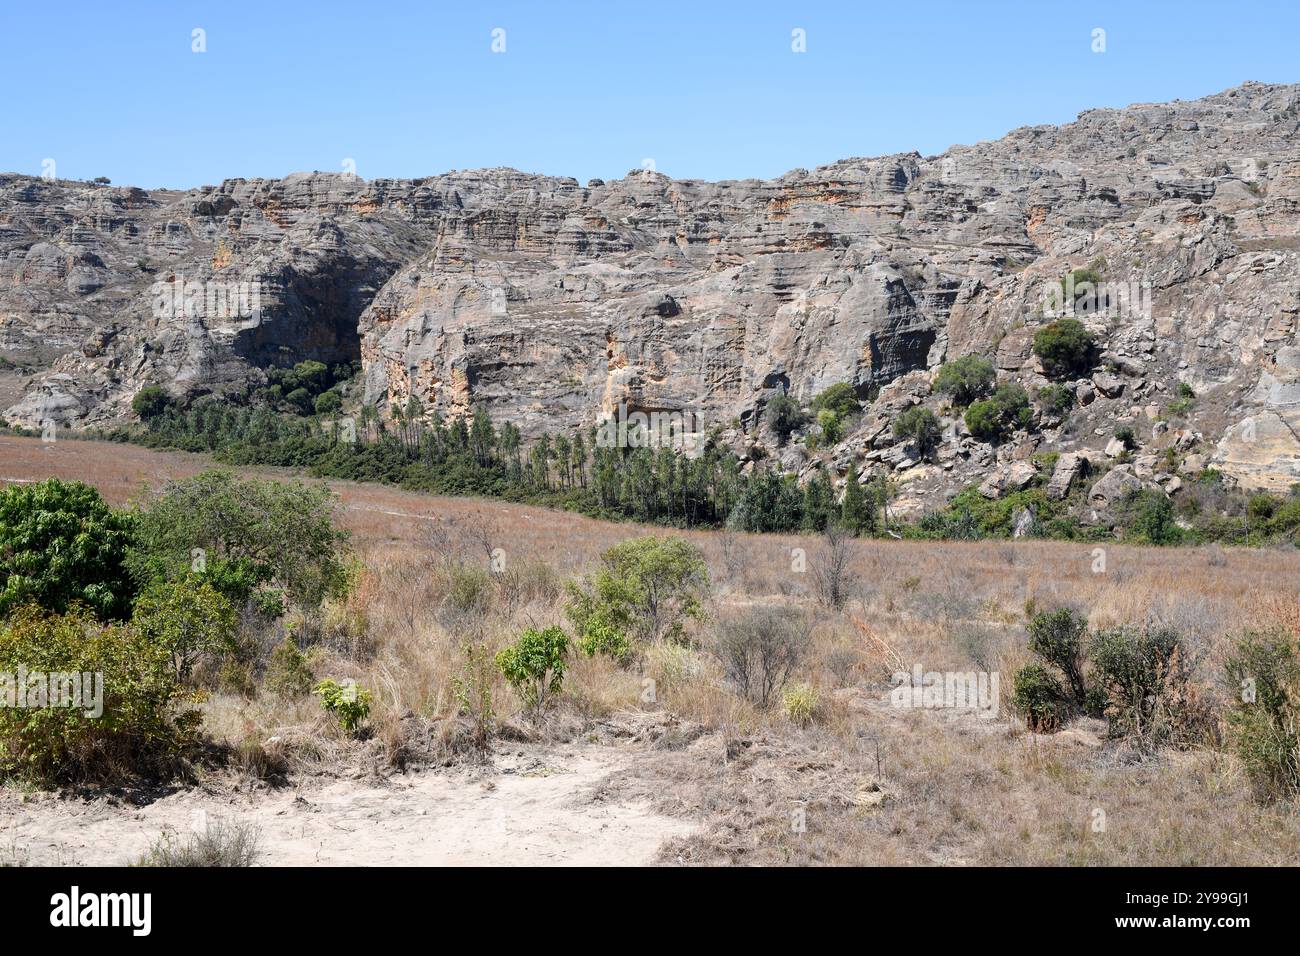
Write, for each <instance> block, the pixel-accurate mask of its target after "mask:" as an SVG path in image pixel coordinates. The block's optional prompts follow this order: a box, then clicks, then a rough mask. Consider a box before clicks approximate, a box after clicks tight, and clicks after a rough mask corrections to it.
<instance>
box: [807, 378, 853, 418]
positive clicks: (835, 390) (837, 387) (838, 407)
mask: <svg viewBox="0 0 1300 956" xmlns="http://www.w3.org/2000/svg"><path fill="white" fill-rule="evenodd" d="M860 407H861V406H860V405H859V403H858V395H857V392H856V391H854V389H853V386H852V385H849V384H847V383H845V382H836V383H835V384H834V385H832V386H830V387H829V388H827V389H826V390H824V391H822V392H819V393H818V395H817V397H816V398H814V399H813V400H812V410H813V411H814V412H820V411H828V412H831V413H832V414H834V415H835V417H836V418H838V419H839V420H840V421H843V420H844V419H846V418H848V417H849V416H850V415H854V414H857V411H858V409H859V408H860Z"/></svg>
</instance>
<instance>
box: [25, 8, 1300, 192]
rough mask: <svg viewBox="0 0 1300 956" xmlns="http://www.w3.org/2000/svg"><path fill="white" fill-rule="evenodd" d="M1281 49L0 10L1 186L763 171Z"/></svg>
mask: <svg viewBox="0 0 1300 956" xmlns="http://www.w3.org/2000/svg"><path fill="white" fill-rule="evenodd" d="M1098 27H1100V28H1102V29H1104V30H1105V31H1106V36H1105V40H1106V50H1105V52H1104V53H1094V52H1092V44H1093V40H1092V31H1093V30H1094V29H1095V28H1098ZM195 28H201V29H203V30H204V31H205V33H206V41H207V51H206V52H204V53H194V52H192V50H191V46H192V40H191V36H192V30H194V29H195ZM496 28H500V29H503V30H504V31H505V52H504V53H494V52H493V51H492V42H493V38H492V31H493V30H494V29H496ZM796 28H798V29H802V30H804V31H805V35H806V45H807V52H805V53H794V52H793V51H792V49H791V43H792V39H791V31H792V30H794V29H796ZM1297 36H1300V4H1295V3H1286V2H1268V0H1265V2H1252V3H1249V4H1244V3H1243V4H1236V5H1225V4H1222V3H1214V4H1210V3H1198V2H1191V0H1185V2H1180V3H1157V2H1151V3H1139V2H1137V0H1129V2H1127V3H1103V2H1090V3H1069V2H1053V0H1040V2H1037V3H1032V2H1024V3H1019V2H1004V3H995V2H988V3H976V2H967V3H962V2H951V3H946V2H932V3H920V2H913V3H911V4H902V3H896V2H881V0H861V2H857V3H833V2H816V0H803V2H786V3H769V2H761V0H756V2H748V3H734V4H733V3H711V2H708V0H695V2H690V3H679V2H631V3H625V2H621V0H606V2H603V3H578V2H574V3H562V2H555V3H547V2H544V0H531V2H522V3H492V2H481V3H480V2H472V3H471V2H460V3H443V2H438V0H424V2H420V3H414V2H413V3H396V2H395V3H385V2H382V0H371V2H368V3H362V2H346V3H343V2H334V0H317V2H314V3H294V2H276V0H264V2H261V3H249V2H243V0H222V2H204V3H191V2H175V0H172V2H158V3H150V2H138V3H131V2H129V0H127V2H122V3H105V2H103V0H96V2H86V0H68V2H62V3H58V4H42V3H33V2H19V0H0V83H2V85H3V89H5V91H6V92H7V94H8V95H7V96H6V102H5V106H4V111H3V114H0V170H2V171H12V172H22V173H31V174H39V173H40V172H41V169H42V161H43V160H45V159H47V158H50V159H54V160H55V162H56V169H57V174H58V175H59V176H60V177H67V178H74V179H82V178H90V177H94V176H108V177H110V178H111V179H112V180H113V182H115V183H122V184H128V183H129V184H133V185H139V186H145V187H158V186H169V187H178V188H185V187H191V186H197V185H201V184H205V183H216V182H219V181H220V180H222V179H224V178H227V177H234V176H282V175H284V174H286V173H289V172H293V171H296V170H309V169H320V170H332V171H341V170H342V169H343V168H344V166H343V163H344V162H345V161H346V160H348V159H351V160H353V161H355V163H356V172H357V174H358V175H360V176H362V177H364V178H367V179H369V178H374V177H381V176H395V177H411V176H422V175H432V174H435V173H439V172H443V171H446V170H448V169H465V168H472V167H477V166H515V167H517V168H520V169H524V170H527V171H530V172H541V173H551V174H555V175H570V176H576V177H577V178H579V179H580V180H582V181H584V182H585V181H586V179H588V178H590V177H594V176H599V177H602V178H606V179H608V178H614V177H619V176H622V175H624V174H625V173H626V172H627V171H628V170H629V169H633V168H636V167H639V166H640V165H642V162H643V160H644V159H647V158H649V159H653V160H654V162H655V166H656V168H658V169H659V170H660V171H662V172H665V173H667V174H669V175H671V176H676V177H682V178H685V177H699V178H706V179H733V178H744V177H749V176H756V177H770V176H776V175H779V174H781V173H782V172H784V171H786V170H788V169H792V168H795V167H799V166H804V167H813V166H817V165H820V164H823V163H828V162H832V161H834V160H836V159H841V158H844V157H847V156H870V155H878V154H882V153H892V152H904V151H908V150H912V149H917V150H919V151H920V152H922V153H926V154H930V153H937V152H942V151H943V150H944V149H946V148H947V147H948V146H950V145H952V144H953V143H971V142H977V141H979V140H983V139H994V138H997V137H998V136H1001V135H1002V134H1004V133H1005V132H1007V131H1008V130H1011V129H1014V128H1016V127H1017V126H1024V125H1029V124H1036V123H1061V122H1069V121H1070V120H1072V119H1073V118H1074V117H1075V116H1076V115H1077V114H1078V113H1079V112H1080V111H1081V110H1083V109H1087V108H1090V107H1093V106H1124V105H1127V104H1129V103H1133V102H1149V101H1159V100H1167V99H1176V98H1181V99H1194V98H1196V97H1198V96H1203V95H1205V94H1207V93H1211V92H1215V91H1217V90H1220V89H1224V88H1226V87H1230V86H1236V85H1237V84H1239V83H1241V82H1243V81H1245V80H1251V79H1253V80H1260V81H1263V82H1293V81H1297V80H1300V55H1298V54H1297V53H1296V37H1297Z"/></svg>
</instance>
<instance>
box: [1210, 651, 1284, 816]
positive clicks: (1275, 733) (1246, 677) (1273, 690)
mask: <svg viewBox="0 0 1300 956" xmlns="http://www.w3.org/2000/svg"><path fill="white" fill-rule="evenodd" d="M1225 672H1226V674H1227V678H1228V685H1229V687H1230V688H1232V689H1233V690H1234V691H1235V693H1234V695H1233V699H1232V706H1231V708H1230V709H1229V711H1228V715H1227V723H1228V729H1229V733H1230V735H1231V738H1232V742H1233V744H1234V747H1235V749H1236V751H1237V755H1238V756H1239V757H1240V758H1241V762H1242V764H1243V765H1244V766H1245V768H1246V773H1247V775H1248V776H1249V777H1250V781H1251V784H1252V786H1253V787H1254V789H1255V793H1256V795H1257V796H1258V797H1259V798H1260V799H1261V800H1277V799H1285V798H1289V797H1294V796H1296V795H1297V794H1300V642H1297V640H1296V638H1295V636H1294V635H1292V634H1289V633H1287V632H1285V631H1281V630H1278V631H1273V632H1270V633H1253V632H1252V633H1247V634H1245V635H1243V636H1242V638H1241V639H1240V640H1239V641H1238V642H1237V645H1236V647H1235V649H1234V650H1233V653H1232V654H1231V656H1230V657H1229V658H1228V660H1227V662H1226V665H1225Z"/></svg>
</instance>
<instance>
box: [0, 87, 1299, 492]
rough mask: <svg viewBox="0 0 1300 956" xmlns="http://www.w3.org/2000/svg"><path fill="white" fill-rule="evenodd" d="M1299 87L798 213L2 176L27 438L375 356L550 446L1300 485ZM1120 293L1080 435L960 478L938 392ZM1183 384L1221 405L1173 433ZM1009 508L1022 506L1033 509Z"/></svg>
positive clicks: (450, 191) (562, 185)
mask: <svg viewBox="0 0 1300 956" xmlns="http://www.w3.org/2000/svg"><path fill="white" fill-rule="evenodd" d="M1298 128H1300V87H1297V86H1263V85H1258V84H1247V85H1245V86H1243V87H1239V88H1237V89H1234V90H1230V91H1227V92H1224V93H1220V94H1217V95H1214V96H1211V97H1207V98H1205V99H1202V100H1198V101H1194V102H1186V103H1185V102H1175V103H1171V104H1165V105H1142V106H1133V107H1129V108H1127V109H1122V110H1094V111H1090V112H1087V113H1084V114H1082V115H1081V116H1080V117H1079V119H1078V121H1077V122H1075V123H1072V124H1069V125H1067V126H1063V127H1033V128H1025V129H1020V130H1016V131H1015V132H1012V133H1011V134H1009V135H1007V136H1006V137H1004V138H1002V139H1000V140H998V141H996V142H992V143H981V144H978V145H975V146H962V147H955V148H953V149H951V150H949V151H948V152H947V153H945V154H943V155H941V156H935V157H921V156H919V155H916V154H908V155H899V156H889V157H882V158H875V159H852V160H845V161H842V162H838V163H835V164H833V165H830V166H825V167H822V168H819V169H817V170H813V171H807V170H795V171H792V172H790V173H788V174H786V175H785V176H783V177H781V178H780V179H776V180H771V181H756V180H746V181H738V182H722V183H705V182H699V181H692V180H673V179H669V178H668V177H666V176H663V175H660V174H657V173H653V172H633V173H630V174H629V175H628V176H627V177H626V178H624V179H622V180H617V181H613V182H608V183H605V182H601V181H599V180H593V181H592V182H590V183H588V184H587V185H586V186H585V187H584V186H581V185H580V184H579V183H578V182H576V181H575V180H573V179H568V178H553V177H545V176H534V175H527V174H524V173H519V172H516V171H514V170H507V169H493V170H477V171H468V172H454V173H448V174H445V175H442V176H436V177H431V178H428V179H421V180H414V181H393V180H375V181H370V182H366V181H362V180H359V179H356V178H355V177H346V176H337V175H324V174H300V175H294V176H289V177H287V178H285V179H283V180H252V181H245V180H230V181H227V182H225V183H223V184H222V185H221V186H219V187H205V188H202V189H196V190H191V191H189V192H184V193H182V192H166V191H155V192H146V191H144V190H139V189H133V188H116V187H111V186H92V185H89V184H83V183H72V182H63V181H53V182H47V181H43V180H38V179H31V178H27V177H20V176H0V357H3V358H4V359H5V360H7V361H3V362H0V407H5V410H4V411H3V412H2V413H0V416H2V417H4V418H6V419H8V420H10V421H16V422H21V423H24V424H30V425H35V424H38V423H39V422H40V421H42V420H45V419H50V418H53V419H55V420H56V421H60V422H67V423H70V424H73V425H78V424H104V423H109V422H112V421H115V420H118V419H121V418H123V417H124V416H125V415H126V414H127V413H128V408H129V402H130V399H131V397H132V395H133V394H134V393H135V391H136V390H137V389H138V388H139V387H140V386H142V385H143V384H146V383H149V382H157V383H161V384H164V385H166V386H167V387H168V388H169V389H170V390H171V391H172V392H173V393H174V394H176V395H178V396H179V395H183V394H188V395H196V394H202V393H208V392H211V393H216V394H224V393H231V394H236V393H241V392H243V391H244V390H245V389H246V387H247V386H248V384H250V383H254V382H257V381H259V379H260V377H261V371H260V370H261V369H262V368H265V367H266V366H268V365H272V364H275V365H287V364H291V363H292V362H295V361H299V360H301V359H304V358H319V359H323V360H327V361H336V360H339V359H344V358H354V357H356V356H358V355H359V356H360V357H361V359H362V361H363V367H364V379H365V384H364V388H365V395H366V398H367V400H368V401H371V402H375V403H378V404H380V405H384V404H387V403H391V402H402V401H405V399H406V398H407V396H409V395H416V396H418V397H419V398H420V399H421V400H422V401H423V402H424V403H425V405H426V407H429V408H438V409H440V410H442V411H444V412H445V413H457V412H462V411H464V410H465V409H466V408H468V407H469V405H470V404H471V403H472V404H474V405H479V404H482V405H484V406H485V407H486V408H487V409H488V410H489V412H490V413H491V414H492V416H493V418H494V419H496V420H497V421H498V422H501V421H505V420H510V421H513V422H515V424H517V425H518V426H519V427H520V428H521V429H522V430H523V431H524V433H525V434H536V433H538V432H540V431H543V430H553V429H556V428H559V427H565V426H577V425H581V424H590V423H592V422H593V421H594V420H596V419H597V418H598V417H601V416H602V415H604V414H607V413H609V412H611V411H613V410H614V409H616V408H617V407H618V406H620V405H621V404H626V406H627V408H628V410H630V411H635V410H643V411H656V410H663V411H674V410H686V411H689V412H692V413H693V414H694V415H695V416H696V417H695V421H696V422H697V423H699V425H700V426H701V427H703V428H705V429H711V428H713V427H715V426H718V427H721V428H722V429H723V430H724V434H725V436H726V437H727V438H729V439H730V440H732V441H733V442H734V443H735V444H736V445H737V447H740V448H746V447H750V446H752V445H753V444H755V443H757V444H766V445H768V446H769V450H770V451H772V452H775V453H777V454H778V455H780V456H781V457H782V460H783V461H784V463H785V464H786V465H787V466H788V467H791V468H807V467H808V466H809V465H810V464H811V461H810V458H809V453H807V452H806V451H805V450H804V449H803V448H802V447H791V446H787V447H786V448H784V449H777V448H776V447H775V442H774V441H773V440H772V436H770V435H769V434H767V433H766V431H765V428H764V427H763V425H762V421H761V413H762V409H763V407H764V405H765V403H766V402H767V401H768V400H769V399H770V397H771V396H772V395H773V394H775V393H777V392H779V391H781V390H788V391H789V392H790V393H791V394H793V395H794V396H796V397H798V398H801V399H809V398H811V397H812V396H813V395H815V394H816V393H817V392H819V391H821V390H822V389H824V388H826V387H827V386H829V385H832V384H834V383H836V382H848V383H851V384H852V385H854V386H857V387H858V388H859V390H860V393H862V394H864V395H865V394H867V392H868V391H872V393H873V394H874V390H875V389H877V388H879V389H880V395H879V398H878V400H877V401H875V402H874V403H873V404H872V405H871V406H870V407H869V408H868V411H867V413H866V414H865V415H864V416H863V418H862V420H861V422H860V423H859V424H858V426H857V427H856V429H855V430H854V431H853V432H852V433H851V434H850V435H848V436H847V438H846V440H845V442H844V443H842V444H841V445H840V446H839V447H837V448H835V449H831V450H827V451H824V452H822V453H821V457H822V458H823V459H825V460H828V461H830V462H833V463H835V464H837V465H838V466H840V467H843V466H844V465H846V464H847V462H848V460H849V459H850V458H853V459H855V460H858V461H860V462H862V463H864V465H865V467H866V470H867V471H876V472H881V471H887V472H890V473H894V474H896V476H898V477H900V478H902V479H903V480H905V482H907V483H909V484H910V485H911V487H912V488H913V489H914V490H915V491H916V492H917V495H918V498H920V497H923V493H926V492H929V491H932V490H939V489H941V488H942V489H950V488H952V487H955V486H956V485H957V484H958V483H961V482H965V481H969V480H972V479H976V478H981V477H992V478H994V479H997V480H998V481H1003V482H1005V481H1008V480H1009V481H1014V480H1015V478H1014V475H1013V474H1012V471H1013V470H1014V469H1012V465H1013V464H1014V463H1015V462H1017V461H1023V460H1025V459H1027V458H1028V457H1029V455H1030V454H1032V453H1033V452H1035V451H1082V452H1084V453H1085V455H1086V456H1088V457H1090V458H1093V459H1094V460H1105V458H1106V457H1107V455H1106V452H1105V446H1106V445H1107V443H1108V442H1109V439H1110V436H1111V434H1112V432H1113V431H1114V428H1115V426H1116V424H1118V423H1125V422H1127V423H1130V424H1131V425H1132V426H1133V427H1134V428H1135V430H1136V431H1137V432H1138V433H1139V435H1140V439H1141V448H1140V449H1139V451H1140V453H1141V454H1140V455H1139V457H1138V459H1137V461H1136V463H1135V464H1134V466H1133V468H1134V471H1135V472H1136V473H1137V474H1136V477H1137V478H1138V480H1148V476H1147V475H1145V474H1143V470H1144V469H1145V468H1147V467H1148V465H1149V462H1148V463H1144V459H1151V458H1152V456H1155V455H1157V454H1159V453H1160V452H1161V451H1163V450H1164V448H1166V447H1168V446H1171V445H1173V446H1175V447H1176V448H1177V449H1178V451H1179V453H1180V454H1185V455H1188V456H1199V457H1200V458H1201V459H1202V460H1203V461H1202V462H1200V463H1203V464H1206V465H1211V464H1212V465H1214V466H1216V467H1219V468H1221V469H1222V470H1224V471H1225V472H1227V473H1228V474H1230V475H1232V476H1234V477H1235V478H1237V480H1239V481H1240V482H1242V483H1243V484H1245V485H1247V486H1261V487H1274V488H1277V487H1281V488H1285V487H1286V486H1287V485H1289V484H1290V483H1291V482H1294V481H1300V441H1297V437H1296V436H1297V434H1300V346H1297V344H1296V341H1295V333H1296V320H1297V313H1298V312H1300V270H1298V269H1297V265H1298V264H1300V149H1298V146H1300V132H1298ZM1083 267H1091V268H1092V269H1093V271H1094V272H1095V273H1097V274H1098V275H1099V276H1100V277H1101V278H1102V280H1103V283H1104V287H1105V289H1106V291H1107V293H1108V294H1109V295H1111V304H1110V307H1108V308H1103V309H1100V310H1099V311H1096V312H1093V313H1089V314H1086V315H1083V316H1081V317H1082V318H1084V320H1085V321H1086V323H1087V324H1088V325H1089V327H1090V328H1092V329H1093V330H1094V331H1095V332H1096V334H1097V336H1098V339H1099V341H1100V342H1101V343H1102V345H1103V350H1102V352H1101V354H1100V355H1099V356H1098V364H1097V366H1096V367H1095V368H1094V370H1093V372H1092V374H1089V375H1086V376H1083V377H1082V378H1079V379H1076V380H1073V381H1071V382H1069V383H1068V385H1069V387H1070V388H1071V389H1072V390H1073V391H1074V392H1075V393H1076V394H1077V395H1078V399H1079V402H1080V408H1078V409H1077V410H1076V411H1075V412H1074V413H1072V414H1071V416H1070V418H1069V422H1068V424H1067V425H1066V426H1064V427H1058V426H1056V425H1054V423H1052V422H1050V421H1046V422H1039V423H1038V426H1037V427H1035V428H1032V429H1027V430H1025V431H1023V432H1019V433H1017V434H1016V436H1014V438H1013V439H1012V440H1011V441H1009V442H1007V443H1004V444H1002V445H1000V446H998V447H996V448H995V447H992V446H990V445H987V444H985V443H982V442H978V441H975V440H974V439H972V438H970V437H969V436H968V435H965V434H964V427H963V426H962V424H961V423H960V421H958V420H957V419H956V418H955V417H951V416H950V417H949V421H948V428H947V432H946V434H945V437H944V440H943V443H942V445H941V447H940V449H939V452H938V455H937V459H936V461H935V462H934V463H933V464H925V463H921V462H919V461H918V460H917V459H916V456H915V455H914V454H912V452H911V450H910V449H909V448H908V447H907V446H905V445H900V444H899V443H897V442H896V441H895V440H894V438H893V437H892V432H891V431H890V429H889V428H888V424H889V421H890V419H891V417H892V416H893V415H894V414H896V413H897V411H899V410H901V409H902V408H904V407H906V406H907V405H909V404H914V403H917V402H925V403H928V404H930V405H931V407H933V408H935V409H936V410H938V411H940V412H942V411H943V409H942V406H941V403H940V402H939V401H938V399H937V397H934V396H932V395H931V394H930V387H929V380H930V377H931V373H932V370H933V369H934V367H935V366H937V365H938V364H939V363H941V362H942V361H944V360H946V359H951V358H954V357H957V356H960V355H963V354H966V353H972V352H973V353H978V354H982V355H987V356H989V357H991V358H994V359H995V360H996V364H997V365H998V366H999V368H1000V369H1001V370H1002V374H1003V375H1005V376H1007V377H1011V378H1015V379H1017V380H1018V381H1020V382H1021V383H1022V384H1024V385H1025V386H1026V387H1028V388H1029V390H1030V392H1031V393H1032V392H1034V390H1035V389H1036V388H1038V387H1041V386H1043V385H1045V384H1047V380H1046V379H1045V378H1044V377H1043V375H1042V370H1041V368H1040V367H1039V365H1038V362H1037V359H1035V358H1034V357H1033V356H1032V355H1031V354H1030V344H1031V340H1032V335H1033V332H1034V331H1035V329H1036V328H1037V327H1039V326H1041V325H1042V324H1044V323H1045V322H1048V321H1050V320H1051V318H1052V317H1053V316H1054V315H1056V314H1058V313H1059V312H1060V311H1061V307H1062V302H1061V300H1060V297H1059V295H1057V296H1056V297H1055V298H1054V297H1053V293H1054V290H1057V289H1059V282H1060V279H1061V277H1062V276H1063V275H1064V274H1066V273H1069V272H1070V271H1072V270H1076V269H1080V268H1083ZM1180 382H1184V383H1186V384H1187V385H1188V386H1190V387H1191V389H1192V390H1193V391H1194V392H1195V394H1196V396H1197V398H1196V400H1195V401H1194V403H1192V404H1191V407H1190V408H1188V409H1184V410H1181V411H1179V412H1178V413H1177V414H1176V415H1172V416H1171V415H1170V414H1169V407H1168V406H1169V405H1171V404H1172V403H1174V400H1175V399H1176V398H1177V397H1178V396H1177V389H1178V385H1179V383H1180ZM1009 475H1010V477H1008V476H1009Z"/></svg>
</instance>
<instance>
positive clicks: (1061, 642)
mask: <svg viewBox="0 0 1300 956" xmlns="http://www.w3.org/2000/svg"><path fill="white" fill-rule="evenodd" d="M1087 631H1088V619H1087V618H1086V617H1084V616H1083V615H1082V614H1076V613H1075V612H1074V611H1072V610H1070V609H1069V608H1060V609H1058V610H1056V611H1042V612H1039V613H1037V614H1035V615H1034V616H1033V617H1032V618H1031V619H1030V621H1029V649H1030V650H1031V651H1033V652H1034V653H1035V654H1037V655H1038V656H1039V657H1041V658H1042V659H1043V660H1044V661H1045V662H1046V663H1048V664H1050V665H1052V666H1053V667H1055V668H1056V669H1057V670H1058V671H1060V672H1061V674H1063V675H1064V676H1065V686H1066V688H1067V689H1068V693H1069V697H1070V698H1071V699H1072V702H1073V704H1074V706H1075V707H1076V708H1077V709H1079V710H1086V709H1087V700H1088V691H1087V687H1086V685H1085V684H1084V679H1083V658H1084V654H1085V652H1086V647H1085V644H1084V638H1085V637H1086V636H1087Z"/></svg>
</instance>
